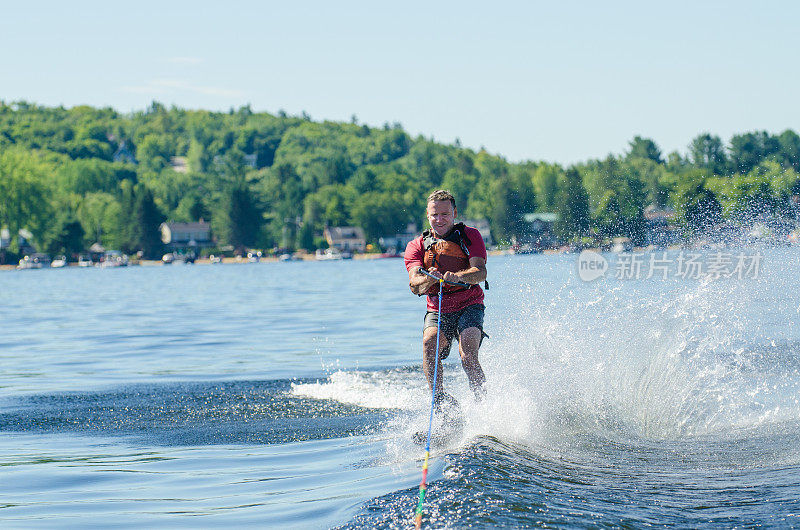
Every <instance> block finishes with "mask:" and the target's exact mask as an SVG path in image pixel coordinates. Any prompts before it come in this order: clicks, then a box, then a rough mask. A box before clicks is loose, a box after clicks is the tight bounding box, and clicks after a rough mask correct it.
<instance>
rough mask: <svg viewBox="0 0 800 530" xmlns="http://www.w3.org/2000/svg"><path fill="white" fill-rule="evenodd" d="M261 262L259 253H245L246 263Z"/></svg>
mask: <svg viewBox="0 0 800 530" xmlns="http://www.w3.org/2000/svg"><path fill="white" fill-rule="evenodd" d="M259 261H261V251H260V250H259V251H257V252H248V253H247V262H248V263H258V262H259Z"/></svg>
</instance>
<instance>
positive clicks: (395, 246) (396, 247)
mask: <svg viewBox="0 0 800 530" xmlns="http://www.w3.org/2000/svg"><path fill="white" fill-rule="evenodd" d="M418 230H419V229H418V228H417V223H409V224H407V225H406V229H405V231H403V232H399V233H397V234H395V235H393V236H384V237H382V238H380V239H378V243H379V244H380V246H381V247H383V248H385V249H386V250H387V251H389V252H391V251H396V252H398V253H402V252H404V251H405V250H406V246H407V245H408V244H409V243H410V242H411V240H413V239H414V238H416V237H417V236H419V235H420V232H419V231H418Z"/></svg>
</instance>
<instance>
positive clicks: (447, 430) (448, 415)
mask: <svg viewBox="0 0 800 530" xmlns="http://www.w3.org/2000/svg"><path fill="white" fill-rule="evenodd" d="M434 407H435V409H434V415H433V425H432V427H431V445H433V446H435V445H439V446H441V445H446V444H448V443H449V442H452V441H453V440H456V439H458V438H460V437H461V434H462V432H463V430H464V414H463V413H462V412H461V406H460V405H459V404H458V401H456V398H454V397H453V396H451V395H450V394H444V393H443V394H442V395H441V397H440V398H439V399H437V401H436V404H435V405H434ZM412 439H413V440H414V443H415V444H417V445H425V443H426V442H427V440H428V433H427V431H417V432H415V433H414V435H413V436H412Z"/></svg>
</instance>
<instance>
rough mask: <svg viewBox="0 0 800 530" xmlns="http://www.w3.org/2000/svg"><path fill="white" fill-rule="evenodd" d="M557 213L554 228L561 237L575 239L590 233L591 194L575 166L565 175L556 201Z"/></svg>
mask: <svg viewBox="0 0 800 530" xmlns="http://www.w3.org/2000/svg"><path fill="white" fill-rule="evenodd" d="M556 213H558V220H557V221H556V223H555V226H554V227H553V229H554V230H555V232H556V234H557V235H558V236H559V237H560V238H562V239H564V240H574V239H576V238H580V237H583V236H586V235H588V233H589V228H590V224H591V219H590V217H589V195H588V194H587V193H586V188H584V186H583V181H582V180H581V176H580V173H578V170H577V169H575V168H570V169H568V170H567V171H566V173H565V175H564V186H563V188H561V190H560V192H559V196H558V199H557V201H556Z"/></svg>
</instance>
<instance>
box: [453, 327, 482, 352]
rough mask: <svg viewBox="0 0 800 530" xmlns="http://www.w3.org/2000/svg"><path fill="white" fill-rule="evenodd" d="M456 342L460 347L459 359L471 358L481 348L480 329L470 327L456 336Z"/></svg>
mask: <svg viewBox="0 0 800 530" xmlns="http://www.w3.org/2000/svg"><path fill="white" fill-rule="evenodd" d="M458 342H459V345H460V346H461V347H460V348H459V349H460V350H461V357H471V356H473V355H477V354H478V348H480V346H481V330H480V328H476V327H471V328H467V329H465V330H464V331H462V332H461V333H460V334H459V336H458Z"/></svg>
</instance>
